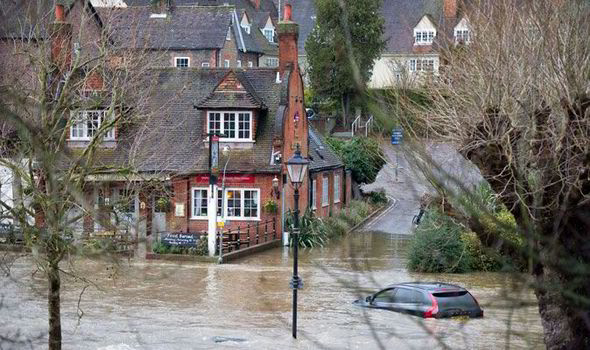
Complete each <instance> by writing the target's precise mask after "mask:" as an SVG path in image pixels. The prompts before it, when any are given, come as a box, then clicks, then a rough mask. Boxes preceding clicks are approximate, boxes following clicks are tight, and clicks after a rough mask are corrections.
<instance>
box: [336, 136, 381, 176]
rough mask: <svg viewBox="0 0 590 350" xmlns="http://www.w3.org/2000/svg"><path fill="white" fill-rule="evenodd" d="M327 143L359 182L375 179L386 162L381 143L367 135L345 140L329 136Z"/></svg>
mask: <svg viewBox="0 0 590 350" xmlns="http://www.w3.org/2000/svg"><path fill="white" fill-rule="evenodd" d="M326 143H327V144H328V145H329V146H330V148H331V149H332V150H333V151H334V152H335V153H336V154H337V155H338V156H339V157H340V159H342V161H343V162H344V165H345V166H346V167H347V168H349V169H350V170H351V171H352V178H353V179H354V181H356V182H357V183H371V182H373V181H375V178H376V177H377V173H378V172H379V170H381V168H382V167H383V165H384V164H385V157H384V155H383V152H382V151H381V148H380V147H379V143H377V141H375V140H373V139H370V138H367V137H355V138H353V139H352V140H349V141H344V140H341V139H336V138H327V139H326Z"/></svg>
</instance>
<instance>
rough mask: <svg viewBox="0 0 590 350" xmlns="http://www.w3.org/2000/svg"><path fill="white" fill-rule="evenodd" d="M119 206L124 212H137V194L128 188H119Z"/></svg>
mask: <svg viewBox="0 0 590 350" xmlns="http://www.w3.org/2000/svg"><path fill="white" fill-rule="evenodd" d="M119 208H120V210H121V211H122V212H124V213H135V195H134V194H133V192H131V191H129V190H126V189H119Z"/></svg>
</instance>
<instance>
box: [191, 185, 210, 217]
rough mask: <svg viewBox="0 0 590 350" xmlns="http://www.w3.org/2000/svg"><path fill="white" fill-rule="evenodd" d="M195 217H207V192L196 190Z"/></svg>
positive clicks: (194, 201) (194, 196)
mask: <svg viewBox="0 0 590 350" xmlns="http://www.w3.org/2000/svg"><path fill="white" fill-rule="evenodd" d="M193 216H207V190H203V189H196V190H194V192H193Z"/></svg>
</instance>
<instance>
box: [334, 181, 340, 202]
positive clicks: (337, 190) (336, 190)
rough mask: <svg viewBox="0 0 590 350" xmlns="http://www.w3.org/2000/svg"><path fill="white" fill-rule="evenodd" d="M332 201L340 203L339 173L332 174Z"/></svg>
mask: <svg viewBox="0 0 590 350" xmlns="http://www.w3.org/2000/svg"><path fill="white" fill-rule="evenodd" d="M334 203H340V174H334Z"/></svg>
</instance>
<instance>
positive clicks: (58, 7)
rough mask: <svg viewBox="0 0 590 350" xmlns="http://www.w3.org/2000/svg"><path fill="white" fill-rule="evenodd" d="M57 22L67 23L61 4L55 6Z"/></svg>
mask: <svg viewBox="0 0 590 350" xmlns="http://www.w3.org/2000/svg"><path fill="white" fill-rule="evenodd" d="M55 21H56V22H65V21H66V15H65V11H64V5H60V4H57V5H55Z"/></svg>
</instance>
